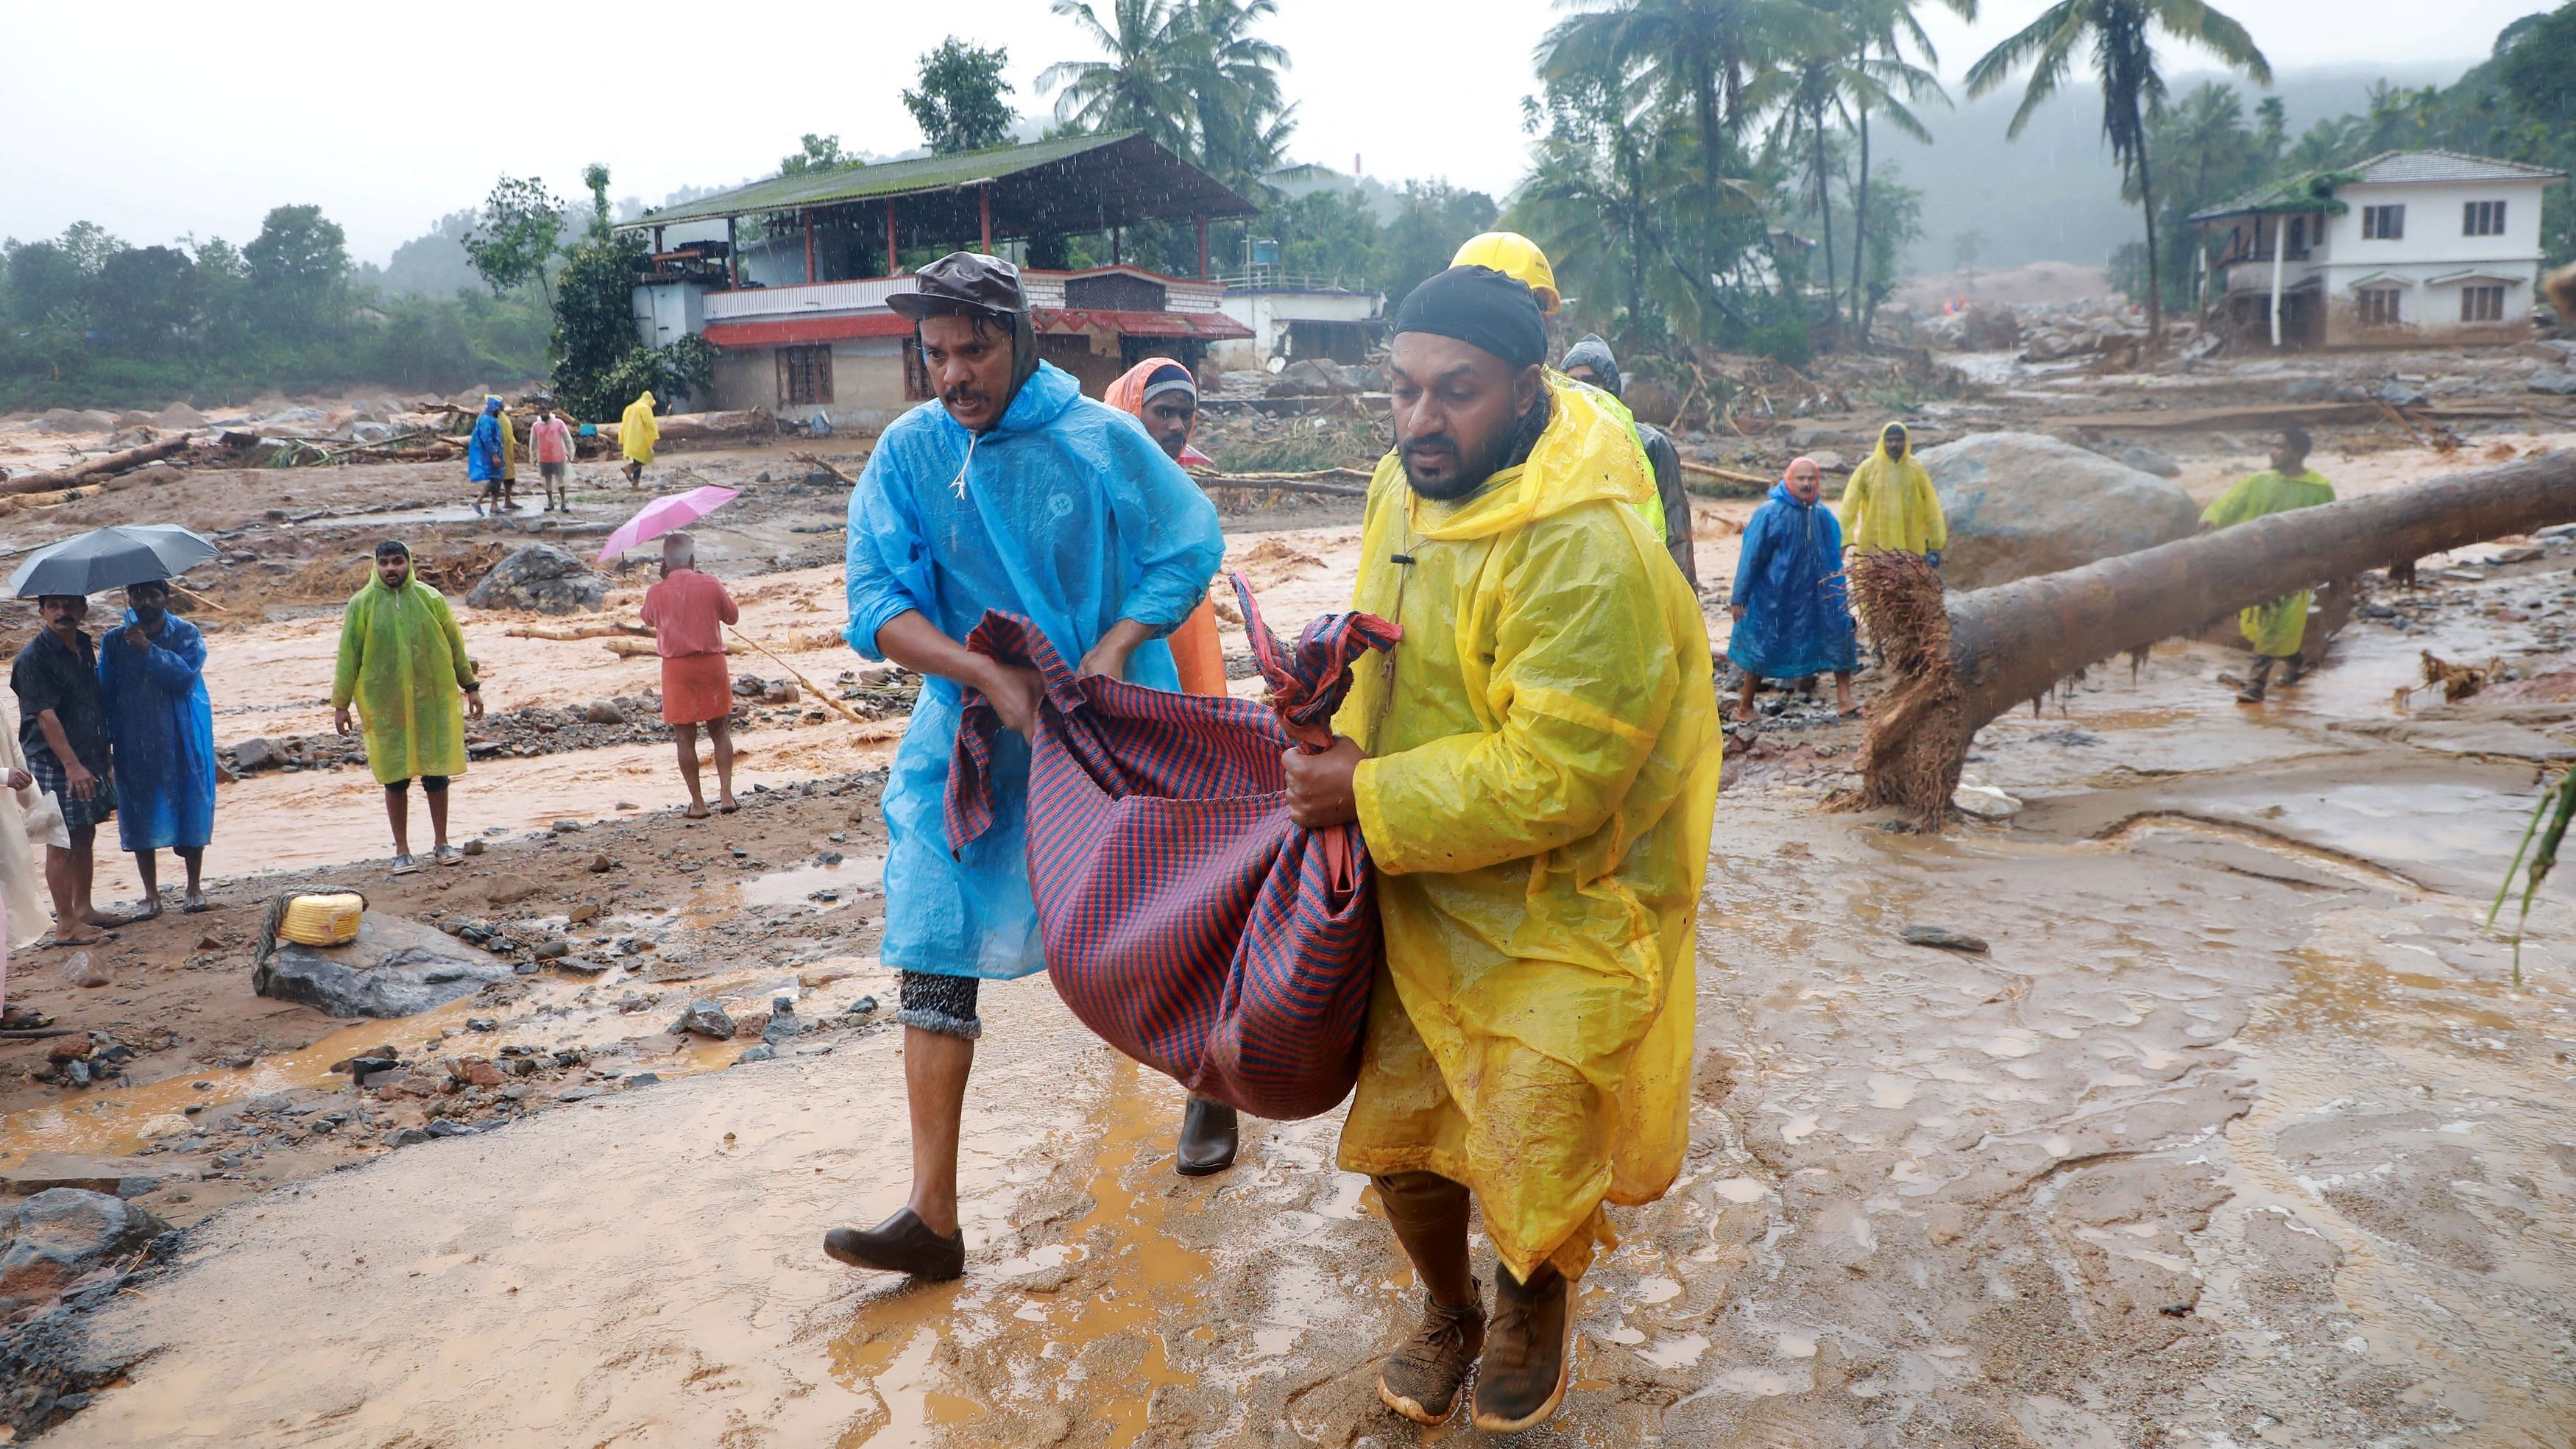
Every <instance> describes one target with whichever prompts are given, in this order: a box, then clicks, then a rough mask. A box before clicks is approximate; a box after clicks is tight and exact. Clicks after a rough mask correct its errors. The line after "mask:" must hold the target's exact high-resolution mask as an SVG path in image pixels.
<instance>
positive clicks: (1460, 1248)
mask: <svg viewBox="0 0 2576 1449" xmlns="http://www.w3.org/2000/svg"><path fill="white" fill-rule="evenodd" d="M1376 1182H1377V1195H1378V1200H1379V1201H1381V1202H1383V1203H1384V1204H1385V1205H1386V1220H1387V1223H1388V1225H1389V1226H1391V1227H1393V1228H1394V1229H1395V1237H1396V1241H1397V1242H1399V1243H1402V1244H1403V1245H1404V1252H1405V1256H1406V1257H1408V1258H1411V1259H1412V1260H1413V1270H1414V1272H1416V1273H1417V1274H1419V1275H1420V1276H1421V1278H1422V1284H1423V1287H1424V1289H1425V1290H1426V1291H1425V1293H1424V1295H1423V1304H1422V1321H1421V1322H1420V1323H1419V1324H1417V1325H1415V1327H1414V1330H1413V1332H1412V1333H1411V1334H1410V1335H1409V1336H1407V1337H1406V1339H1405V1341H1404V1343H1403V1344H1402V1345H1401V1346H1400V1347H1398V1348H1397V1349H1396V1351H1395V1352H1394V1353H1393V1354H1391V1355H1389V1356H1388V1358H1387V1361H1386V1365H1385V1367H1384V1368H1382V1369H1380V1370H1379V1371H1378V1376H1377V1396H1378V1398H1379V1400H1380V1401H1381V1402H1383V1403H1384V1404H1385V1405H1386V1406H1387V1407H1388V1408H1390V1409H1393V1410H1395V1411H1396V1412H1397V1413H1399V1414H1402V1415H1403V1416H1404V1417H1406V1418H1408V1419H1411V1420H1412V1421H1413V1422H1415V1423H1417V1424H1438V1423H1442V1422H1445V1421H1446V1420H1447V1419H1448V1418H1449V1417H1450V1415H1452V1414H1454V1413H1456V1412H1457V1409H1458V1399H1459V1394H1460V1390H1462V1389H1464V1388H1465V1387H1466V1384H1467V1374H1468V1372H1469V1371H1470V1370H1472V1369H1473V1368H1474V1367H1475V1366H1476V1359H1477V1356H1478V1355H1480V1354H1482V1353H1483V1352H1484V1348H1485V1306H1484V1304H1483V1302H1482V1301H1480V1296H1479V1289H1478V1285H1477V1283H1476V1280H1475V1278H1474V1277H1473V1276H1472V1275H1471V1274H1470V1273H1469V1272H1468V1270H1467V1189H1466V1188H1465V1187H1464V1186H1462V1185H1460V1184H1458V1183H1455V1182H1451V1181H1450V1180H1449V1179H1447V1178H1445V1177H1442V1176H1440V1175H1439V1174H1438V1173H1433V1172H1401V1173H1396V1174H1394V1175H1392V1176H1389V1177H1381V1178H1378V1179H1376Z"/></svg>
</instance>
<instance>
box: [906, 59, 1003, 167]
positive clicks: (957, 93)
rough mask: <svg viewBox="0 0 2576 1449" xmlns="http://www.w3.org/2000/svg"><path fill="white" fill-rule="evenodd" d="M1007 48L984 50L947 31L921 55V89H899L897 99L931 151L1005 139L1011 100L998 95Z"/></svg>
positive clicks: (980, 145)
mask: <svg viewBox="0 0 2576 1449" xmlns="http://www.w3.org/2000/svg"><path fill="white" fill-rule="evenodd" d="M1008 64H1010V52H1009V51H1008V50H1005V49H1002V48H1000V47H998V46H997V47H995V48H993V49H991V50H986V49H984V48H982V47H981V46H974V45H969V44H967V43H966V42H965V41H962V40H959V39H958V38H957V37H956V36H953V35H952V36H950V37H948V38H947V39H946V40H944V41H941V42H940V44H939V48H938V49H937V50H934V51H932V52H930V53H929V54H927V55H925V56H923V57H922V58H921V89H919V90H917V91H905V92H904V93H903V104H904V108H905V109H906V110H909V111H911V112H912V119H913V121H914V122H915V123H916V124H918V125H919V126H920V127H921V139H922V140H924V141H926V142H928V143H930V149H931V151H932V152H933V153H934V154H936V155H942V156H946V155H951V154H954V153H956V152H959V151H981V150H983V149H984V148H985V147H987V146H999V145H1001V144H1002V143H1003V142H1005V141H1008V140H1009V139H1011V121H1012V119H1013V118H1012V115H1011V106H1010V103H1009V102H1008V101H1005V100H1003V99H1002V97H1004V96H1006V95H1009V94H1010V93H1011V83H1010V82H1009V81H1006V80H1004V79H1002V67H1003V66H1005V65H1008Z"/></svg>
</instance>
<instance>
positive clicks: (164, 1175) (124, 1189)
mask: <svg viewBox="0 0 2576 1449" xmlns="http://www.w3.org/2000/svg"><path fill="white" fill-rule="evenodd" d="M164 1115H166V1116H168V1117H169V1118H170V1120H171V1121H172V1122H174V1123H177V1124H178V1130H176V1131H165V1132H162V1133H161V1134H160V1135H162V1136H170V1137H176V1136H182V1135H185V1133H186V1131H187V1130H188V1119H187V1118H185V1117H182V1116H180V1115H179V1114H177V1113H175V1112H172V1113H166V1114H164ZM154 1120H155V1121H157V1120H159V1119H157V1118H156V1119H154ZM203 1174H204V1167H203V1165H202V1164H200V1163H197V1162H192V1161H189V1160H187V1159H185V1158H178V1157H168V1156H163V1155H160V1154H157V1153H156V1154H154V1155H153V1156H150V1157H103V1156H97V1155H94V1154H91V1153H85V1152H30V1153H28V1154H27V1160H26V1161H24V1162H21V1163H19V1164H17V1165H16V1166H14V1167H10V1168H7V1169H0V1192H6V1193H8V1194H9V1195H10V1196H11V1197H28V1196H32V1195H34V1194H36V1193H40V1192H51V1191H53V1190H54V1189H56V1188H78V1189H80V1190H81V1191H83V1192H103V1193H107V1194H109V1195H111V1196H114V1197H141V1196H142V1195H143V1194H145V1193H147V1192H152V1191H155V1190H157V1189H158V1188H160V1187H161V1186H162V1185H163V1184H164V1183H171V1182H194V1181H196V1180H197V1179H198V1178H199V1177H200V1176H202V1175H203ZM5 1216H6V1213H5V1211H0V1217H5Z"/></svg>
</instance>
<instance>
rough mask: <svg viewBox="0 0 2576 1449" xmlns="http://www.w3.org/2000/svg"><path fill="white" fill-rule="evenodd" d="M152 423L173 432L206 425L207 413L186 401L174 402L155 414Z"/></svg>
mask: <svg viewBox="0 0 2576 1449" xmlns="http://www.w3.org/2000/svg"><path fill="white" fill-rule="evenodd" d="M152 423H153V426H155V427H160V428H168V429H170V430H171V431H173V432H178V431H183V430H185V429H188V428H202V427H204V426H205V425H206V415H205V414H204V413H201V412H199V411H197V410H196V409H195V408H192V407H190V406H188V405H187V404H186V403H183V402H174V403H172V404H170V405H169V406H168V407H166V408H163V409H162V410H161V411H159V412H158V413H155V414H153V416H152Z"/></svg>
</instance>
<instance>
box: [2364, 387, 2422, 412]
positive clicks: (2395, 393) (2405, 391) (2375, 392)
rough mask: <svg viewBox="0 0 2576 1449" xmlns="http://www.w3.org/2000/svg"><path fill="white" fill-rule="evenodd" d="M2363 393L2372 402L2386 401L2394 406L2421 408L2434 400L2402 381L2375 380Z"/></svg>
mask: <svg viewBox="0 0 2576 1449" xmlns="http://www.w3.org/2000/svg"><path fill="white" fill-rule="evenodd" d="M2361 395H2362V396H2363V397H2365V398H2368V399H2369V400H2371V401H2372V402H2382V403H2386V404H2388V405H2389V406H2390V407H2393V408H2420V407H2422V406H2423V405H2424V404H2426V403H2428V402H2430V401H2432V399H2431V398H2428V397H2426V396H2424V394H2423V392H2422V391H2421V390H2419V389H2417V388H2411V387H2408V386H2407V385H2406V384H2404V383H2402V382H2374V383H2372V384H2371V385H2370V386H2368V387H2365V388H2363V389H2362V390H2361Z"/></svg>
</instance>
